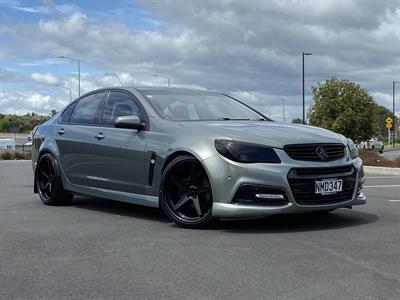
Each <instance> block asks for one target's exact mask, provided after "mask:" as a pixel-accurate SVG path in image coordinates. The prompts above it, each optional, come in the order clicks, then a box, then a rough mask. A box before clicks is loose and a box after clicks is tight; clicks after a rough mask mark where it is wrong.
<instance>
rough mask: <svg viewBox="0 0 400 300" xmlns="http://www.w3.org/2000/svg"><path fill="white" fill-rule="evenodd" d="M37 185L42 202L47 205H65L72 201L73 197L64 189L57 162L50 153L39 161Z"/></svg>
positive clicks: (36, 177)
mask: <svg viewBox="0 0 400 300" xmlns="http://www.w3.org/2000/svg"><path fill="white" fill-rule="evenodd" d="M35 184H36V187H37V191H38V193H39V197H40V200H41V201H42V202H43V203H44V204H46V205H65V204H68V203H69V202H71V200H72V197H73V196H72V195H71V194H68V193H66V192H65V191H64V189H63V187H62V181H61V177H60V170H59V169H58V164H57V161H56V160H55V158H54V157H53V156H52V155H51V154H49V153H46V154H44V155H42V156H41V157H40V159H39V161H38V164H37V167H36V176H35Z"/></svg>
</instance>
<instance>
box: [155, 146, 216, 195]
mask: <svg viewBox="0 0 400 300" xmlns="http://www.w3.org/2000/svg"><path fill="white" fill-rule="evenodd" d="M185 155H186V156H192V157H193V158H195V159H196V160H197V161H198V162H199V163H200V164H201V166H202V167H203V169H204V171H205V172H206V174H207V177H208V180H209V181H210V185H211V191H212V193H213V191H214V182H213V181H212V176H211V174H210V170H209V169H208V168H207V166H206V164H204V163H203V160H204V159H201V157H200V156H199V155H196V154H195V153H193V152H191V151H188V150H186V149H181V150H177V151H175V152H173V153H171V154H170V155H168V156H167V157H166V158H165V161H164V163H163V166H162V168H161V173H160V177H159V182H158V185H157V186H158V191H159V192H160V191H161V188H162V187H161V184H162V180H161V179H162V176H163V174H164V171H165V168H166V167H167V166H168V165H169V164H170V163H171V161H173V160H174V159H175V158H177V157H179V156H185ZM213 194H214V193H213Z"/></svg>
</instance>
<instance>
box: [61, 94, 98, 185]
mask: <svg viewBox="0 0 400 300" xmlns="http://www.w3.org/2000/svg"><path fill="white" fill-rule="evenodd" d="M105 94H106V93H105V92H99V93H93V94H90V95H88V96H85V97H83V98H81V99H79V100H78V101H77V102H76V103H73V104H72V105H70V106H69V107H68V108H67V109H66V110H64V113H63V114H62V116H61V118H60V123H59V124H57V125H56V127H55V133H54V136H55V141H56V144H57V148H58V151H59V156H58V158H59V162H60V164H61V166H62V170H63V172H64V175H65V176H66V177H67V179H68V180H69V181H70V182H71V183H74V184H79V185H85V186H93V183H94V179H93V177H95V170H94V169H93V167H92V157H91V156H92V151H93V149H92V145H93V143H95V142H96V141H97V140H96V139H95V135H96V133H97V126H99V123H100V114H101V108H102V105H103V101H104V96H105Z"/></svg>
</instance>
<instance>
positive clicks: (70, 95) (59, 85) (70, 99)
mask: <svg viewBox="0 0 400 300" xmlns="http://www.w3.org/2000/svg"><path fill="white" fill-rule="evenodd" d="M56 86H58V87H60V88H63V89H66V90H69V102H71V101H72V90H71V88H69V87H66V86H63V85H61V84H56Z"/></svg>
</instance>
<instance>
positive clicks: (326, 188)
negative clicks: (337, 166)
mask: <svg viewBox="0 0 400 300" xmlns="http://www.w3.org/2000/svg"><path fill="white" fill-rule="evenodd" d="M342 189H343V180H342V179H336V178H334V179H332V178H331V179H322V180H316V181H315V193H316V194H334V193H337V192H341V191H342Z"/></svg>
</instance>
